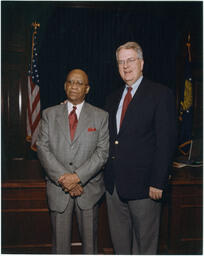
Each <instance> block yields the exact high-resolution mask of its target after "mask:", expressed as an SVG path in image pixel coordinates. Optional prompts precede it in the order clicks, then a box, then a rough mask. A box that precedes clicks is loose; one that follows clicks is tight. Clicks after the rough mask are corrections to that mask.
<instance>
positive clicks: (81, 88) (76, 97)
mask: <svg viewBox="0 0 204 256" xmlns="http://www.w3.org/2000/svg"><path fill="white" fill-rule="evenodd" d="M89 89H90V86H89V85H88V77H87V75H86V73H85V72H84V71H82V70H80V69H75V70H73V71H71V72H70V73H69V74H68V76H67V79H66V82H65V91H66V94H67V98H68V100H69V101H70V102H71V103H72V104H73V105H77V104H80V103H82V101H83V100H84V98H85V96H86V94H87V93H88V92H89Z"/></svg>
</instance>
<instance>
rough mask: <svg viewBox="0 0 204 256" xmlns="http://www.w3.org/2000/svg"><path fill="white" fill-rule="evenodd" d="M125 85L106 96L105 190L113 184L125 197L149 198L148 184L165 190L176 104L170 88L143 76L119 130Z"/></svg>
mask: <svg viewBox="0 0 204 256" xmlns="http://www.w3.org/2000/svg"><path fill="white" fill-rule="evenodd" d="M123 90H124V87H123V88H121V89H120V90H118V91H116V92H115V93H113V94H112V95H110V96H109V98H108V100H107V104H106V107H105V108H106V110H107V111H108V112H109V130H110V154H109V159H108V162H107V164H106V167H105V175H104V179H105V185H106V189H107V190H108V191H109V192H110V193H111V194H112V192H113V188H114V184H115V185H116V188H117V191H118V193H119V195H120V196H121V197H122V198H124V199H129V200H132V199H133V200H134V199H142V198H148V197H149V195H148V194H149V186H153V187H156V188H159V189H164V188H165V186H166V184H167V183H168V176H169V168H171V161H172V157H173V155H174V151H175V148H176V142H177V139H176V138H177V115H176V104H175V99H174V95H173V93H172V91H171V90H170V89H169V88H167V87H165V86H162V85H160V84H157V83H153V82H151V81H149V80H147V79H145V78H143V80H142V82H141V84H140V85H139V88H138V89H137V91H136V93H135V95H134V97H133V99H132V101H131V102H130V104H129V106H128V109H127V112H126V115H125V118H124V120H123V123H122V126H121V128H120V131H119V133H118V134H117V128H116V113H117V109H118V105H119V103H120V100H121V96H122V93H123Z"/></svg>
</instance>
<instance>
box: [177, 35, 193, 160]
mask: <svg viewBox="0 0 204 256" xmlns="http://www.w3.org/2000/svg"><path fill="white" fill-rule="evenodd" d="M186 46H187V48H186V49H187V54H186V60H185V82H184V85H183V89H182V94H181V101H180V106H179V151H180V152H181V153H182V154H183V155H188V154H189V150H190V145H191V142H192V126H193V92H192V71H191V50H190V47H191V44H190V35H188V42H187V43H186Z"/></svg>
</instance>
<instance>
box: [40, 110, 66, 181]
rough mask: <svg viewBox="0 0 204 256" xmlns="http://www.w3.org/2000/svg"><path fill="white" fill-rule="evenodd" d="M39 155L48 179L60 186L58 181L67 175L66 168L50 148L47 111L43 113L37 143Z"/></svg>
mask: <svg viewBox="0 0 204 256" xmlns="http://www.w3.org/2000/svg"><path fill="white" fill-rule="evenodd" d="M36 145H37V154H38V158H39V159H40V162H41V164H42V166H43V168H44V169H45V171H46V173H47V175H48V177H49V178H50V179H51V180H52V181H54V182H55V184H56V185H59V183H58V179H59V177H60V176H61V175H63V174H64V173H67V170H66V169H65V167H64V166H63V165H62V164H61V163H60V162H59V161H58V160H57V159H56V157H55V156H54V154H53V153H52V152H51V151H50V147H49V122H48V117H47V114H46V112H45V111H43V113H42V118H41V123H40V130H39V135H38V139H37V142H36Z"/></svg>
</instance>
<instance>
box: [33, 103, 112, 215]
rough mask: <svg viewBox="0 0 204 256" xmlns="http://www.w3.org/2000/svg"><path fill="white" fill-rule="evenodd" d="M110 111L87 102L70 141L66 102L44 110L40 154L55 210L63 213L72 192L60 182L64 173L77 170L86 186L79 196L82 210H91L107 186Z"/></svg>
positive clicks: (50, 205)
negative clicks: (105, 174) (105, 185)
mask: <svg viewBox="0 0 204 256" xmlns="http://www.w3.org/2000/svg"><path fill="white" fill-rule="evenodd" d="M108 150H109V132H108V113H107V112H105V111H103V110H101V109H99V108H97V107H94V106H92V105H90V104H88V103H86V102H85V103H84V105H83V108H82V110H81V113H80V117H79V121H78V125H77V129H76V132H75V137H74V140H73V141H71V140H70V131H69V123H68V111H67V106H66V105H57V106H54V107H51V108H48V109H46V110H44V111H43V113H42V119H41V127H40V132H39V136H38V140H37V152H38V157H39V159H40V161H41V164H42V166H43V167H44V169H45V171H46V174H47V177H46V180H47V196H48V205H49V208H50V209H51V210H52V211H57V212H63V211H64V210H65V208H66V207H67V204H68V203H69V199H70V195H69V193H65V192H64V191H63V190H62V188H61V186H60V185H59V183H58V179H59V177H60V176H61V175H63V174H64V173H73V172H75V173H76V174H77V175H78V176H79V178H80V181H81V183H82V185H83V187H84V192H83V194H82V195H81V196H79V197H77V199H76V200H77V203H78V205H79V207H80V208H81V209H90V208H92V207H93V206H94V205H95V204H96V202H97V201H98V200H99V199H100V198H101V196H102V195H103V193H104V191H105V189H104V183H103V173H102V172H101V168H102V166H103V165H104V164H105V162H106V160H107V158H108Z"/></svg>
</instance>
